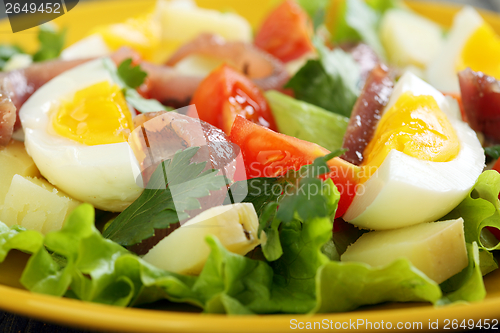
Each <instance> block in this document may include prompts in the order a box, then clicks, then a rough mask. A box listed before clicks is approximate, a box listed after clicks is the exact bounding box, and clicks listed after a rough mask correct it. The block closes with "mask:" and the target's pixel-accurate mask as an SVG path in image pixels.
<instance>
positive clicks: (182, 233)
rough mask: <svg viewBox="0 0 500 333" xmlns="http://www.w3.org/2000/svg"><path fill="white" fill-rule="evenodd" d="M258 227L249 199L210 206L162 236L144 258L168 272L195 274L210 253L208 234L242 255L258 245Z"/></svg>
mask: <svg viewBox="0 0 500 333" xmlns="http://www.w3.org/2000/svg"><path fill="white" fill-rule="evenodd" d="M258 228H259V219H258V217H257V214H256V212H255V208H254V207H253V205H252V204H250V203H237V204H233V205H228V206H219V207H213V208H210V209H208V210H206V211H204V212H203V213H201V214H199V215H197V216H196V217H194V218H192V219H191V220H189V221H188V222H186V223H185V224H183V225H182V226H181V227H180V228H179V229H176V230H175V231H174V232H172V233H171V234H170V235H169V236H167V237H165V238H164V239H163V240H161V241H160V242H159V243H158V244H157V245H155V246H154V247H153V248H152V249H151V250H150V251H149V252H148V253H147V254H146V255H145V256H144V258H143V259H144V260H146V261H147V262H149V263H151V264H153V265H155V266H157V267H159V268H162V269H165V270H167V271H170V272H175V273H180V274H190V275H197V274H199V273H200V272H201V270H202V269H203V266H204V265H205V262H206V261H207V258H208V255H209V254H210V247H209V246H208V244H207V243H206V241H205V239H206V237H207V236H208V235H214V236H216V237H217V238H218V239H219V241H220V242H221V243H222V245H223V246H224V247H225V248H226V249H227V250H229V251H231V252H233V253H237V254H242V255H244V254H246V253H248V252H249V251H251V250H253V249H254V248H255V247H256V246H257V245H259V243H260V242H259V238H258V237H257V230H258Z"/></svg>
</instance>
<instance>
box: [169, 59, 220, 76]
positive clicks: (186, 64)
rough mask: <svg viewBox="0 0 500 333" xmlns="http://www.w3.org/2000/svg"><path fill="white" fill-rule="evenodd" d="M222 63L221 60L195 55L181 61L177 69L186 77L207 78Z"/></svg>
mask: <svg viewBox="0 0 500 333" xmlns="http://www.w3.org/2000/svg"><path fill="white" fill-rule="evenodd" d="M222 63H223V61H222V60H221V59H217V58H214V57H210V56H203V55H197V54H195V55H190V56H187V57H186V58H184V59H182V60H181V61H179V62H178V63H177V64H176V65H175V68H176V69H177V70H178V71H179V72H180V73H182V74H185V75H192V76H201V77H205V76H207V75H208V74H210V72H212V71H213V70H214V69H216V68H217V67H219V66H220V65H221V64H222Z"/></svg>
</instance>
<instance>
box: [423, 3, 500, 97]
mask: <svg viewBox="0 0 500 333" xmlns="http://www.w3.org/2000/svg"><path fill="white" fill-rule="evenodd" d="M499 59H500V37H499V36H498V35H497V34H496V33H495V31H494V30H493V28H492V27H491V26H490V25H489V24H488V23H486V22H485V21H484V20H483V18H482V17H481V16H480V15H479V13H478V12H476V10H474V9H473V8H472V7H465V8H464V9H462V10H461V11H460V12H459V13H458V14H457V15H456V16H455V19H454V22H453V26H452V28H451V30H450V32H449V34H448V37H447V39H446V42H445V43H444V44H443V46H442V48H441V50H440V51H439V52H438V54H437V56H436V57H435V59H434V60H433V61H432V62H431V63H430V64H429V66H428V68H427V79H428V81H429V83H430V84H432V85H433V86H434V87H436V88H437V89H439V90H441V91H443V92H459V91H460V87H459V84H458V77H457V73H458V72H459V71H462V70H464V69H466V68H468V67H470V68H471V69H472V70H473V71H476V72H483V73H485V74H487V75H489V76H493V77H495V78H497V79H500V61H499Z"/></svg>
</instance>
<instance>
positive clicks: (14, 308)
mask: <svg viewBox="0 0 500 333" xmlns="http://www.w3.org/2000/svg"><path fill="white" fill-rule="evenodd" d="M103 2H107V3H109V2H117V0H106V1H102V2H99V3H98V2H97V1H96V2H89V3H82V4H79V7H80V6H85V7H97V6H99V5H101V4H102V3H103ZM405 3H407V5H408V6H409V7H410V8H411V9H414V10H416V11H417V12H420V11H421V10H436V8H439V9H440V10H442V11H447V12H456V11H457V10H458V9H459V8H461V7H462V6H460V5H457V4H449V3H436V2H431V1H411V0H410V1H408V0H407V1H405ZM87 9H88V8H87ZM479 12H480V13H481V14H482V15H484V16H485V19H486V20H488V21H490V20H494V21H496V22H497V25H498V26H499V27H500V14H499V13H495V12H492V11H488V10H479ZM3 21H5V20H3ZM0 23H1V21H0ZM497 275H498V274H497ZM498 278H499V281H500V275H499V276H498ZM0 295H1V297H0V310H2V311H7V312H11V313H15V314H19V315H23V316H29V317H32V318H36V319H39V320H43V321H47V322H51V323H54V324H59V325H65V326H68V327H75V328H76V327H77V328H82V329H97V330H107V331H119V332H136V331H147V332H165V331H169V332H199V331H206V332H234V331H236V330H237V331H239V332H255V330H256V327H263V328H265V329H266V330H269V331H271V330H272V331H274V332H282V331H283V332H284V331H290V320H292V319H296V320H298V321H304V322H305V321H322V320H324V319H327V320H332V321H334V322H349V321H351V320H355V319H356V320H357V319H359V318H363V319H364V320H366V321H371V322H380V321H381V320H383V321H384V322H386V323H387V322H392V323H393V324H395V323H397V322H406V321H409V320H410V321H413V322H417V321H420V322H422V323H423V325H424V329H425V328H426V326H425V324H426V323H427V321H428V320H429V321H435V320H440V321H442V320H444V319H443V318H446V319H449V320H452V319H457V320H463V319H481V318H499V317H500V296H497V297H494V298H487V299H485V300H482V301H480V302H474V303H471V304H466V305H464V304H459V305H452V306H446V307H439V308H437V307H435V306H433V305H430V304H427V303H396V305H397V306H398V307H397V308H388V309H387V308H383V306H382V307H381V306H377V305H375V306H370V307H368V308H363V309H361V310H354V311H350V312H342V313H326V314H315V315H307V314H305V315H304V314H297V315H293V314H291V315H290V314H273V315H259V316H227V315H221V314H199V313H185V312H184V313H183V312H176V311H165V310H155V309H141V308H122V307H117V306H111V305H104V304H99V303H92V302H86V301H80V300H74V299H68V298H61V297H54V296H49V295H43V294H37V293H32V292H30V291H27V290H23V289H19V288H16V287H12V286H8V285H4V284H1V283H0ZM441 324H442V322H441Z"/></svg>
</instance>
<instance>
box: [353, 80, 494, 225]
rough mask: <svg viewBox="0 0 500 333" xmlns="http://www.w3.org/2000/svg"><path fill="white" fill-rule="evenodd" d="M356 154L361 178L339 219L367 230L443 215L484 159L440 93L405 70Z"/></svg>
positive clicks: (467, 186) (474, 138)
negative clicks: (366, 142)
mask: <svg viewBox="0 0 500 333" xmlns="http://www.w3.org/2000/svg"><path fill="white" fill-rule="evenodd" d="M364 155H365V160H364V162H363V163H364V164H363V165H362V167H363V175H362V178H361V181H362V183H361V184H360V185H359V186H358V188H357V192H356V196H355V198H354V200H353V202H352V204H351V206H350V207H349V209H348V210H347V212H346V214H345V215H344V219H345V220H346V221H349V222H351V223H352V224H354V225H356V226H358V227H361V228H367V229H374V230H384V229H395V228H400V227H405V226H409V225H414V224H418V223H423V222H431V221H436V220H437V219H439V218H441V217H443V216H444V215H446V214H447V213H448V212H449V211H451V210H452V209H453V208H454V207H456V206H457V205H458V204H459V203H460V202H461V201H462V200H463V199H464V198H465V196H466V195H467V194H468V193H469V191H470V190H471V188H472V187H473V186H474V184H475V182H476V179H477V178H478V177H479V175H480V174H481V172H482V171H483V167H484V161H485V156H484V152H483V149H482V147H481V144H480V143H479V140H478V139H477V136H476V134H475V132H474V131H473V130H472V129H471V128H470V127H469V126H468V125H467V124H466V123H464V122H463V121H461V120H460V119H458V118H456V113H455V111H453V110H452V108H451V107H450V105H449V104H448V100H447V99H446V98H445V97H444V96H443V94H441V93H440V92H439V91H437V90H436V89H435V88H433V87H432V86H430V85H429V84H427V83H425V82H424V81H422V80H421V79H419V78H418V77H416V76H415V75H414V74H411V73H409V72H408V73H406V74H405V75H404V76H403V77H402V78H401V79H400V80H399V81H398V83H397V84H396V86H395V88H394V92H393V94H392V96H391V98H390V100H389V103H388V105H387V106H386V108H385V109H384V112H383V115H382V117H381V119H380V121H379V123H378V125H377V129H376V131H375V134H374V137H373V139H372V140H371V142H370V143H369V145H368V146H367V147H366V149H365V152H364Z"/></svg>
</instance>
